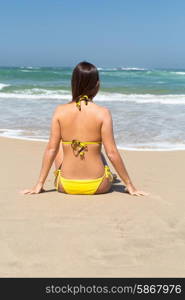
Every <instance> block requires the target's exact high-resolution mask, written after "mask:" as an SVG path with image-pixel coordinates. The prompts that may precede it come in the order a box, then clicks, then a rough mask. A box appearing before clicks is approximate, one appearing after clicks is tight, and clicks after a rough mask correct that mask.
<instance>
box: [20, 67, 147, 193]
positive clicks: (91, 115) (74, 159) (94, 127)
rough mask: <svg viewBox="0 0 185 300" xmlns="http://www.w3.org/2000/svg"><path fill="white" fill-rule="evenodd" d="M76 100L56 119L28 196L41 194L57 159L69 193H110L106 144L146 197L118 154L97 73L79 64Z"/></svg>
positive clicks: (61, 184) (59, 185)
mask: <svg viewBox="0 0 185 300" xmlns="http://www.w3.org/2000/svg"><path fill="white" fill-rule="evenodd" d="M71 83H72V96H73V98H72V101H70V102H69V103H67V104H64V105H59V106H58V107H57V108H56V111H55V113H54V115H53V119H52V124H51V133H50V139H49V142H48V144H47V147H46V150H45V153H44V157H43V163H42V168H41V172H40V176H39V179H38V182H37V184H36V186H35V187H33V188H32V189H30V190H24V191H23V193H24V194H38V193H40V192H42V191H44V189H43V186H44V182H45V180H46V178H47V175H48V173H49V170H50V168H51V166H52V164H53V162H54V160H55V165H56V172H55V176H56V177H55V187H56V189H57V190H58V191H59V192H63V193H68V194H100V193H107V192H108V191H109V190H110V188H111V185H112V181H113V176H112V173H111V172H110V169H109V167H108V166H107V164H106V163H105V159H103V156H102V154H101V145H102V144H103V145H104V148H105V152H106V154H107V156H108V158H109V160H110V161H111V163H112V164H113V166H114V168H115V169H116V171H117V173H118V174H119V176H120V178H121V179H122V181H123V183H124V184H125V185H126V190H127V191H128V193H130V194H131V195H137V196H139V195H146V193H144V192H142V191H138V190H137V189H136V188H135V187H134V185H133V184H132V181H131V179H130V178H129V175H128V173H127V171H126V168H125V166H124V163H123V161H122V158H121V156H120V154H119V152H118V150H117V147H116V144H115V140H114V134H113V125H112V118H111V113H110V111H109V110H108V109H107V108H105V107H102V106H99V105H97V104H95V103H94V102H93V98H94V97H95V95H96V94H97V92H98V90H99V74H98V70H97V68H96V67H95V66H94V65H92V64H90V63H88V62H81V63H79V64H78V65H77V66H76V67H75V69H74V71H73V74H72V82H71Z"/></svg>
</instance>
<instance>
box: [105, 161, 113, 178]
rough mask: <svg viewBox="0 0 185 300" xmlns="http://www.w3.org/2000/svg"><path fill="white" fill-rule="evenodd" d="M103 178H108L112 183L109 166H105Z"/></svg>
mask: <svg viewBox="0 0 185 300" xmlns="http://www.w3.org/2000/svg"><path fill="white" fill-rule="evenodd" d="M105 177H106V178H109V179H110V181H111V182H112V181H113V175H112V172H111V170H110V168H109V166H107V165H105Z"/></svg>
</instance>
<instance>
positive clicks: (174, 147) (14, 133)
mask: <svg viewBox="0 0 185 300" xmlns="http://www.w3.org/2000/svg"><path fill="white" fill-rule="evenodd" d="M0 136H1V137H6V138H13V139H19V140H28V141H41V142H47V141H48V136H29V135H27V134H26V130H22V129H7V128H4V129H3V128H2V129H0ZM117 146H118V149H120V150H126V151H182V150H185V144H172V143H167V142H163V143H156V144H152V143H151V144H145V145H141V144H135V145H121V144H118V145H117Z"/></svg>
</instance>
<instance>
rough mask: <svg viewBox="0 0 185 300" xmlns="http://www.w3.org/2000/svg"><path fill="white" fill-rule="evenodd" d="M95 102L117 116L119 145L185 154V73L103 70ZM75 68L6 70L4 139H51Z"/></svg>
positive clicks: (1, 96) (0, 89)
mask: <svg viewBox="0 0 185 300" xmlns="http://www.w3.org/2000/svg"><path fill="white" fill-rule="evenodd" d="M98 70H99V73H100V80H101V88H100V92H99V93H98V95H97V96H96V97H95V98H94V101H95V102H96V103H97V104H99V105H102V106H105V107H107V108H109V109H110V110H111V112H112V117H113V123H114V134H115V139H116V143H117V145H118V147H119V148H121V149H130V150H142V151H143V150H156V151H157V150H183V149H185V70H182V69H181V70H178V69H146V68H137V67H115V68H103V67H99V68H98ZM71 74H72V68H70V67H69V68H67V67H24V66H23V67H11V68H10V67H0V136H5V137H14V138H20V139H31V140H48V136H49V129H50V123H51V117H52V114H53V112H54V110H55V107H56V106H57V105H59V104H63V103H67V102H68V101H71V99H72V98H71Z"/></svg>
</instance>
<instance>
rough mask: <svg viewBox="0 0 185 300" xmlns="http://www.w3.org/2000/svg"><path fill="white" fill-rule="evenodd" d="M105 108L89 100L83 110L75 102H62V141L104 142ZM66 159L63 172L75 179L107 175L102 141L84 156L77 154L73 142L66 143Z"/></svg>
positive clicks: (64, 150)
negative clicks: (103, 160) (105, 173)
mask: <svg viewBox="0 0 185 300" xmlns="http://www.w3.org/2000/svg"><path fill="white" fill-rule="evenodd" d="M104 109H105V108H103V107H101V106H98V105H97V104H95V103H91V102H89V103H88V105H85V103H84V102H83V103H81V111H79V110H78V109H77V107H76V104H75V102H70V103H68V104H65V105H62V106H61V108H60V111H59V117H58V120H59V123H60V128H61V139H62V141H72V140H74V139H76V140H79V141H81V142H87V141H88V142H89V141H90V142H98V141H102V138H101V127H102V123H103V112H104ZM62 145H63V153H64V159H63V162H62V166H61V171H62V174H63V176H64V177H66V178H73V179H93V178H98V177H101V176H103V174H104V164H103V162H102V158H101V144H100V145H99V144H90V145H88V149H87V151H85V156H84V159H81V157H80V155H78V156H75V155H74V153H73V151H72V147H71V145H70V144H62Z"/></svg>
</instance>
